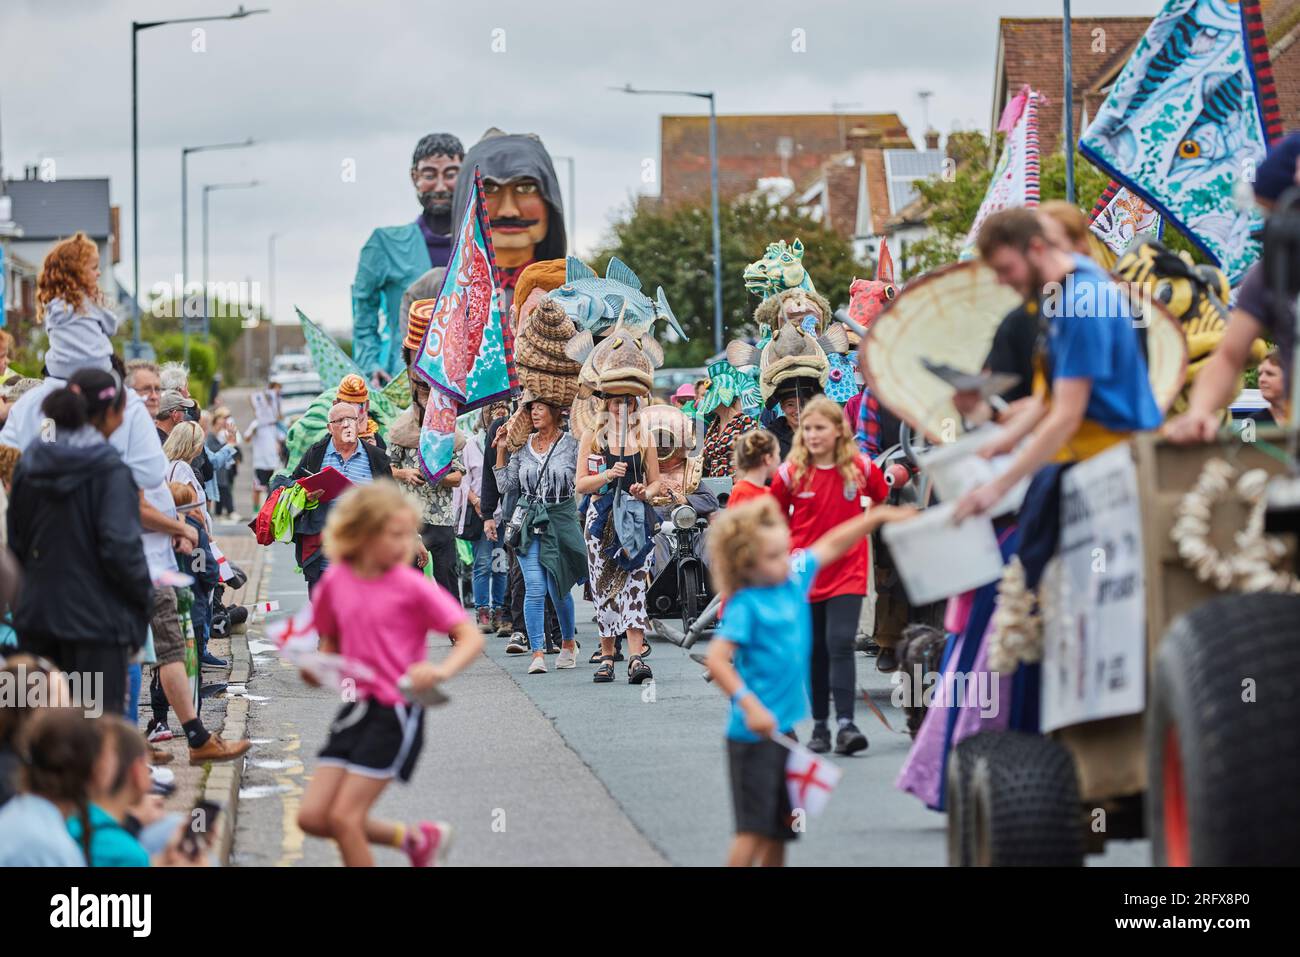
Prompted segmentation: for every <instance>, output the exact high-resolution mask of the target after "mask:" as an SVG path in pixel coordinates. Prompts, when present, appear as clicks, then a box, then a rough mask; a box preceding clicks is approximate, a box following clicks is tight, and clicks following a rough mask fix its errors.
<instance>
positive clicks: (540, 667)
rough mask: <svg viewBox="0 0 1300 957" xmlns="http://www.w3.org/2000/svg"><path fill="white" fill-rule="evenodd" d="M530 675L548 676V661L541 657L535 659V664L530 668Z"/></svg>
mask: <svg viewBox="0 0 1300 957" xmlns="http://www.w3.org/2000/svg"><path fill="white" fill-rule="evenodd" d="M528 673H529V674H530V675H544V674H546V659H545V658H543V657H542V656H541V655H538V656H537V657H535V658H534V659H533V663H532V664H530V665H529V666H528Z"/></svg>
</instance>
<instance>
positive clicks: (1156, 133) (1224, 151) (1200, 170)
mask: <svg viewBox="0 0 1300 957" xmlns="http://www.w3.org/2000/svg"><path fill="white" fill-rule="evenodd" d="M1281 134H1282V123H1281V119H1280V114H1279V112H1278V107H1277V93H1276V90H1275V89H1274V85H1273V73H1272V68H1271V67H1270V65H1269V60H1268V44H1267V41H1266V40H1265V39H1264V30H1263V26H1262V24H1261V21H1260V13H1259V2H1258V0H1240V2H1230V0H1168V2H1166V3H1165V6H1164V9H1163V10H1161V12H1160V13H1159V14H1157V15H1156V17H1155V19H1153V20H1152V21H1151V26H1150V27H1149V28H1148V29H1147V32H1146V35H1145V36H1143V38H1142V39H1141V40H1140V41H1139V42H1138V45H1137V48H1136V49H1135V50H1134V52H1133V56H1132V57H1131V58H1130V59H1129V62H1128V63H1127V64H1126V65H1125V66H1124V69H1123V71H1122V72H1121V73H1120V76H1119V79H1118V80H1116V82H1115V85H1114V86H1113V87H1112V88H1111V91H1110V95H1109V96H1107V98H1106V101H1105V103H1103V104H1102V106H1101V109H1100V110H1099V111H1098V112H1097V116H1096V118H1095V119H1094V120H1093V122H1092V124H1091V125H1090V126H1089V127H1088V129H1087V130H1086V131H1085V132H1084V134H1083V137H1082V138H1081V139H1080V140H1079V149H1080V151H1081V152H1082V153H1083V155H1084V156H1086V157H1087V158H1088V159H1089V160H1090V161H1091V162H1092V163H1094V164H1095V165H1096V166H1098V167H1099V168H1101V169H1103V170H1105V171H1106V172H1107V173H1109V174H1110V175H1111V176H1112V177H1113V178H1114V179H1115V180H1116V182H1118V183H1119V184H1120V185H1121V186H1124V187H1127V188H1128V189H1130V190H1131V191H1132V192H1133V193H1135V194H1136V195H1137V196H1138V197H1140V198H1141V199H1142V200H1143V201H1145V202H1146V203H1147V204H1149V205H1150V206H1151V207H1152V209H1153V210H1154V211H1155V212H1157V213H1159V214H1160V215H1161V216H1163V217H1164V218H1165V219H1166V220H1168V221H1169V222H1171V223H1173V224H1174V225H1175V226H1176V227H1177V228H1178V229H1180V230H1182V231H1183V232H1184V233H1186V234H1187V235H1188V238H1190V239H1191V240H1192V242H1194V243H1195V244H1196V245H1197V246H1198V247H1200V248H1201V250H1202V251H1203V252H1204V253H1205V254H1206V255H1207V256H1209V257H1211V258H1213V260H1214V261H1215V262H1216V263H1218V265H1219V266H1220V267H1221V268H1222V269H1223V271H1224V272H1225V273H1227V275H1228V278H1229V279H1230V280H1231V281H1232V282H1233V283H1234V284H1235V283H1237V282H1239V281H1240V280H1241V277H1242V275H1243V274H1244V273H1245V271H1246V270H1247V269H1248V268H1249V267H1250V265H1251V264H1252V263H1253V262H1255V260H1256V259H1257V258H1258V257H1259V251H1260V250H1259V243H1258V242H1256V241H1255V240H1253V239H1251V238H1250V237H1251V233H1252V232H1253V231H1254V230H1255V229H1256V228H1258V227H1259V225H1260V223H1261V221H1262V219H1261V215H1260V213H1259V211H1258V210H1257V209H1256V208H1255V207H1254V204H1245V205H1242V206H1240V207H1239V205H1238V203H1237V202H1236V199H1235V197H1234V193H1235V191H1236V188H1237V184H1238V183H1239V182H1240V181H1242V180H1243V179H1245V180H1248V181H1249V180H1253V178H1254V170H1255V166H1256V164H1258V163H1259V161H1260V160H1262V159H1263V158H1264V155H1265V153H1266V151H1267V149H1268V146H1269V144H1270V143H1271V142H1273V141H1274V140H1276V139H1278V138H1279V137H1280V136H1281Z"/></svg>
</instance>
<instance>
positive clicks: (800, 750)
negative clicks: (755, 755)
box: [772, 735, 843, 817]
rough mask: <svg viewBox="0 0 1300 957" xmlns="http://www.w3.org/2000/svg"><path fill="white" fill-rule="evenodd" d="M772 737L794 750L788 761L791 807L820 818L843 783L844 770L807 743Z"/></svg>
mask: <svg viewBox="0 0 1300 957" xmlns="http://www.w3.org/2000/svg"><path fill="white" fill-rule="evenodd" d="M772 740H774V741H776V742H777V743H778V744H780V745H781V746H782V747H784V748H786V749H787V750H788V751H789V752H790V754H789V755H788V756H787V757H786V760H785V786H786V788H787V789H788V790H789V792H790V807H791V809H792V810H795V811H798V810H802V811H803V812H804V814H806V815H807V816H808V817H816V816H817V815H818V814H820V813H821V812H822V811H823V810H824V809H825V808H826V802H827V801H829V800H830V797H831V792H832V791H834V790H835V785H837V784H839V783H840V775H841V774H843V772H842V771H841V770H840V769H839V768H838V767H836V766H835V765H834V764H831V762H829V761H827V760H825V759H823V758H819V757H818V756H817V755H815V754H813V753H812V752H811V751H809V750H808V749H807V748H805V747H803V745H799V744H795V743H794V742H792V741H789V740H787V739H786V738H784V737H783V736H781V735H777V736H775V737H774V738H773V739H772Z"/></svg>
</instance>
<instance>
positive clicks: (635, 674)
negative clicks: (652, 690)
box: [627, 655, 654, 685]
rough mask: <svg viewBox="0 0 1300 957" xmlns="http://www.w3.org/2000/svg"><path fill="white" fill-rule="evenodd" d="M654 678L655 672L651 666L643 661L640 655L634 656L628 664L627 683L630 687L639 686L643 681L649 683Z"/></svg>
mask: <svg viewBox="0 0 1300 957" xmlns="http://www.w3.org/2000/svg"><path fill="white" fill-rule="evenodd" d="M653 677H654V672H653V671H651V670H650V666H649V665H648V664H646V663H645V662H644V661H642V660H641V656H640V655H633V656H632V657H631V658H629V659H628V663H627V683H628V684H630V685H639V684H640V683H641V682H643V681H649V680H650V679H652V678H653Z"/></svg>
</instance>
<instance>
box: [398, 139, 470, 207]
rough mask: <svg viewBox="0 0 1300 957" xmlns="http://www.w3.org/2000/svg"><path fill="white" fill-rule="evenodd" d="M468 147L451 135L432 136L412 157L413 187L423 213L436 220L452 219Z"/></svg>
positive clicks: (425, 140) (420, 143)
mask: <svg viewBox="0 0 1300 957" xmlns="http://www.w3.org/2000/svg"><path fill="white" fill-rule="evenodd" d="M464 157H465V147H464V146H463V145H462V144H461V142H460V140H459V139H458V138H457V137H455V136H453V135H452V134H450V133H430V134H429V135H428V136H425V137H424V138H422V139H421V140H420V142H418V143H416V144H415V151H414V152H413V153H412V154H411V184H412V185H413V186H414V187H415V196H416V198H417V199H418V200H419V201H420V206H421V207H423V208H424V211H425V212H426V213H428V214H429V215H430V216H432V217H434V218H435V219H441V220H446V221H449V220H450V219H451V201H452V197H453V196H454V195H455V189H456V182H457V180H458V179H459V177H460V169H461V163H462V161H463V160H464Z"/></svg>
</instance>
